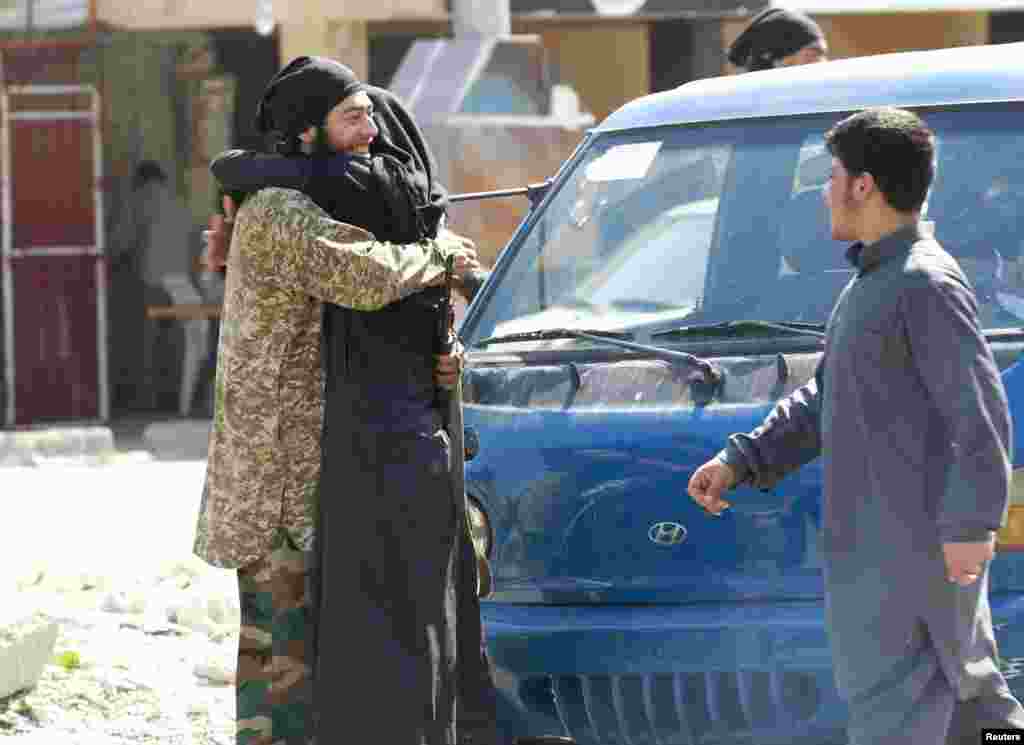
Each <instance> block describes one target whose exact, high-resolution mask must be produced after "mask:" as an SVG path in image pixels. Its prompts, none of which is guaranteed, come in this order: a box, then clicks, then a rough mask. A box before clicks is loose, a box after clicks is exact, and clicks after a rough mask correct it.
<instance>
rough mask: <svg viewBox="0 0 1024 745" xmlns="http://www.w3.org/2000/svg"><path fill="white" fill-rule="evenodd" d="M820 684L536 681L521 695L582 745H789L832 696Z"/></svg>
mask: <svg viewBox="0 0 1024 745" xmlns="http://www.w3.org/2000/svg"><path fill="white" fill-rule="evenodd" d="M825 675H826V676H827V673H825ZM820 677H821V676H820V675H819V674H816V673H802V672H763V671H750V672H712V673H671V674H651V675H585V676H584V675H573V676H552V677H547V678H544V679H536V678H535V679H533V680H532V681H530V683H532V685H527V686H524V693H525V692H527V691H528V692H529V694H530V695H528V696H526V697H525V698H528V699H532V701H531V702H529V703H532V704H534V705H535V706H537V707H538V708H539V709H541V710H548V711H549V712H550V713H553V714H555V715H556V716H557V718H558V719H559V720H560V721H561V723H562V727H563V729H564V730H565V733H566V734H567V735H569V736H570V737H573V738H574V739H575V740H576V741H577V742H578V743H579V744H580V745H705V744H706V743H717V742H730V743H733V742H737V741H739V742H742V741H744V740H748V739H749V740H751V741H756V742H758V743H761V742H767V741H769V740H771V741H776V737H777V738H778V740H777V741H778V742H780V743H782V742H786V743H788V742H792V739H793V736H794V734H796V733H798V732H800V731H801V730H806V729H808V725H811V724H813V720H814V719H815V717H816V715H818V714H819V711H820V710H821V709H822V707H823V705H824V704H825V703H826V700H827V699H831V698H832V697H833V696H834V692H833V691H832V686H831V683H830V681H823V680H821V679H820ZM538 684H539V685H538ZM545 694H546V695H545ZM547 697H549V698H547ZM540 698H547V701H545V702H541V701H540V700H538V699H540ZM819 734H820V733H819ZM819 742H820V740H819Z"/></svg>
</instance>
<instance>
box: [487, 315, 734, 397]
mask: <svg viewBox="0 0 1024 745" xmlns="http://www.w3.org/2000/svg"><path fill="white" fill-rule="evenodd" d="M632 338H633V335H632V334H631V333H629V332H628V331H603V330H595V329H567V328H557V329H538V330H537V331H524V332H521V333H518V334H505V335H502V336H488V337H485V338H483V339H481V340H480V341H478V342H477V343H476V345H475V346H477V347H486V346H487V345H489V344H504V343H506V342H517V341H540V340H544V339H586V340H588V341H593V342H598V343H599V344H611V345H613V346H616V347H622V348H623V349H632V350H635V351H637V352H647V353H648V354H650V355H651V356H653V357H659V358H661V359H663V360H667V361H669V362H682V363H684V364H687V365H692V366H693V367H696V368H697V369H698V370H700V371H701V372H702V373H704V381H705V382H706V383H707V384H709V385H711V386H713V388H714V389H715V390H717V389H718V387H719V386H720V385H721V383H722V371H721V370H720V369H719V368H718V367H717V366H716V365H714V364H712V363H711V362H709V361H708V360H704V359H701V358H700V357H697V356H696V355H692V354H689V353H687V352H677V351H676V350H674V349H665V348H664V347H655V346H651V345H649V344H636V343H634V342H631V341H626V339H632Z"/></svg>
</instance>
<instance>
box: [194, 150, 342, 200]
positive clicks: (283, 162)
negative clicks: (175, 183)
mask: <svg viewBox="0 0 1024 745" xmlns="http://www.w3.org/2000/svg"><path fill="white" fill-rule="evenodd" d="M324 160H325V161H326V162H325V164H324V165H325V167H326V170H325V174H324V175H325V176H326V177H327V178H335V177H339V178H340V177H344V176H345V175H346V173H347V172H348V166H349V161H350V159H349V157H348V156H347V155H340V154H339V155H331V156H329V157H327V158H325V159H324ZM210 171H211V172H212V173H213V177H214V178H215V179H217V181H218V182H219V183H220V185H221V188H222V189H224V190H225V191H243V192H251V191H258V190H259V189H262V188H264V187H267V186H277V187H281V188H283V189H296V190H298V191H306V190H307V189H308V188H309V182H310V179H311V178H312V177H313V161H312V159H311V158H304V157H288V156H284V155H269V154H266V153H257V152H253V151H252V150H228V151H226V152H223V153H221V154H220V155H218V156H217V157H216V158H214V159H213V162H212V163H210Z"/></svg>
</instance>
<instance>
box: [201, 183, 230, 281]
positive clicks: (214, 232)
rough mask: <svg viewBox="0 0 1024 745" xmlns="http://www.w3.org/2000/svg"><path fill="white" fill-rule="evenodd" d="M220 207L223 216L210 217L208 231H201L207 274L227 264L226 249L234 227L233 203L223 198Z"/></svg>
mask: <svg viewBox="0 0 1024 745" xmlns="http://www.w3.org/2000/svg"><path fill="white" fill-rule="evenodd" d="M222 205H223V207H224V214H223V215H219V214H215V215H212V216H211V217H210V223H209V230H204V231H203V246H204V248H203V267H204V268H205V269H206V271H208V272H217V271H220V270H221V269H223V268H224V267H225V265H226V264H227V263H228V247H229V246H230V245H231V232H232V230H233V229H234V227H235V201H234V200H233V199H232V198H231V197H229V196H225V197H224V198H223V200H222Z"/></svg>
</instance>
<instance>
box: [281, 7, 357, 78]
mask: <svg viewBox="0 0 1024 745" xmlns="http://www.w3.org/2000/svg"><path fill="white" fill-rule="evenodd" d="M278 38H279V45H280V47H279V48H280V55H281V59H280V62H281V64H282V65H283V64H285V63H286V62H288V61H289V60H291V59H294V58H295V57H299V56H301V55H304V54H315V55H320V56H323V57H331V58H333V59H336V60H339V61H340V62H343V63H345V64H346V65H348V66H349V67H351V68H352V69H353V70H354V71H355V73H356V75H358V76H359V77H361V78H362V79H363V80H365V79H366V78H367V77H368V76H369V72H370V47H369V43H368V41H367V36H366V21H331V22H329V23H306V24H299V23H287V24H282V25H281V26H280V29H279V36H278Z"/></svg>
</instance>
